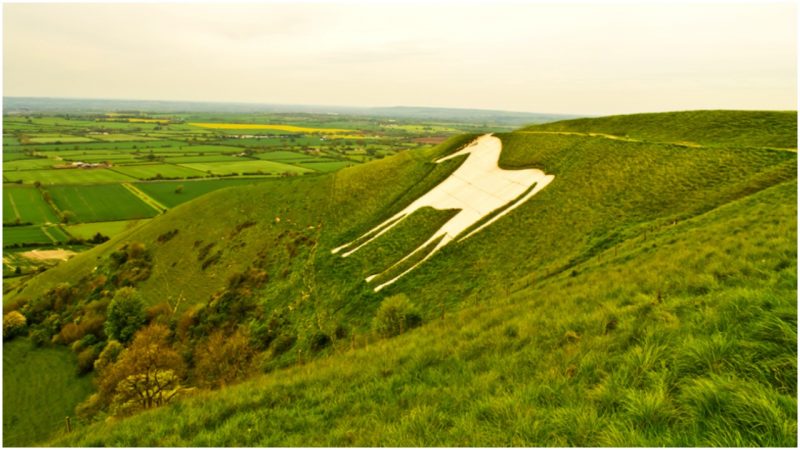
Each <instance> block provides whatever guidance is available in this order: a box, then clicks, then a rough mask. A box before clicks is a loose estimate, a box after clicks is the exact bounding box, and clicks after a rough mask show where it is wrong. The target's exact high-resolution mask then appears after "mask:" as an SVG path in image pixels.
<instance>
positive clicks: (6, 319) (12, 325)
mask: <svg viewBox="0 0 800 450" xmlns="http://www.w3.org/2000/svg"><path fill="white" fill-rule="evenodd" d="M27 325H28V320H27V319H25V316H23V315H22V313H20V312H19V311H11V312H10V313H8V314H6V315H5V316H3V339H13V338H14V337H15V336H18V335H20V334H22V333H23V332H24V331H25V327H26V326H27Z"/></svg>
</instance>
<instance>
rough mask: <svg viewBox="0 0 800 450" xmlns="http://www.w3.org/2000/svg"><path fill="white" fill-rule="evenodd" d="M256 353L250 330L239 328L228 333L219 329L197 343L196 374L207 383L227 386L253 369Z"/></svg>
mask: <svg viewBox="0 0 800 450" xmlns="http://www.w3.org/2000/svg"><path fill="white" fill-rule="evenodd" d="M254 354H255V352H254V351H253V348H252V347H251V346H250V336H248V334H247V333H245V332H242V331H241V330H236V332H235V333H233V335H231V336H226V334H224V333H223V332H222V331H221V330H217V331H215V332H214V333H212V334H211V336H209V338H208V339H207V340H206V341H205V342H203V343H201V344H200V345H198V346H197V350H196V351H195V378H196V379H197V380H198V382H199V383H200V384H201V385H204V386H208V387H222V386H225V385H226V384H229V383H231V382H233V381H236V380H237V379H241V378H244V377H245V376H246V375H247V374H248V373H249V372H250V370H251V368H252V360H253V355H254Z"/></svg>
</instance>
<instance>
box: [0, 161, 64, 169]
mask: <svg viewBox="0 0 800 450" xmlns="http://www.w3.org/2000/svg"><path fill="white" fill-rule="evenodd" d="M55 164H58V161H54V160H52V159H48V158H34V159H18V160H10V161H9V160H6V159H5V158H3V171H4V172H13V171H15V170H35V169H47V168H50V167H53V165H55Z"/></svg>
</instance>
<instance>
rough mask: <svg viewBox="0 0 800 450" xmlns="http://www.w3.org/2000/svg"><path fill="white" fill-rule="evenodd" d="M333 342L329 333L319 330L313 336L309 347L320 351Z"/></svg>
mask: <svg viewBox="0 0 800 450" xmlns="http://www.w3.org/2000/svg"><path fill="white" fill-rule="evenodd" d="M330 344H331V338H330V336H328V335H327V334H325V333H323V332H321V331H317V332H316V333H314V334H313V335H312V336H311V340H310V344H309V348H310V349H311V351H312V352H318V351H320V350H322V349H324V348H325V347H327V346H329V345H330Z"/></svg>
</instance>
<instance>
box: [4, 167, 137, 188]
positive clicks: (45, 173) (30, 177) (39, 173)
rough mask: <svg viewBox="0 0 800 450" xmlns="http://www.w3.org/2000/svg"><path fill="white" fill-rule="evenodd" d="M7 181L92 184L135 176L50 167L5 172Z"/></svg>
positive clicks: (105, 171)
mask: <svg viewBox="0 0 800 450" xmlns="http://www.w3.org/2000/svg"><path fill="white" fill-rule="evenodd" d="M3 178H4V179H6V181H12V182H13V181H18V180H21V181H22V182H23V183H26V184H33V183H34V182H36V181H38V182H40V183H42V184H48V185H50V184H91V183H114V182H126V181H132V180H133V178H131V177H129V176H127V175H123V174H121V173H118V172H114V171H113V170H110V169H49V170H25V171H18V172H8V173H3Z"/></svg>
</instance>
